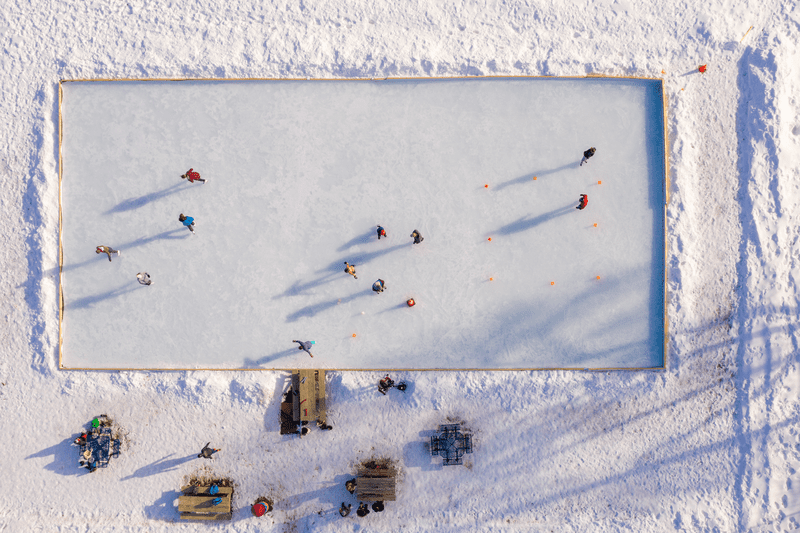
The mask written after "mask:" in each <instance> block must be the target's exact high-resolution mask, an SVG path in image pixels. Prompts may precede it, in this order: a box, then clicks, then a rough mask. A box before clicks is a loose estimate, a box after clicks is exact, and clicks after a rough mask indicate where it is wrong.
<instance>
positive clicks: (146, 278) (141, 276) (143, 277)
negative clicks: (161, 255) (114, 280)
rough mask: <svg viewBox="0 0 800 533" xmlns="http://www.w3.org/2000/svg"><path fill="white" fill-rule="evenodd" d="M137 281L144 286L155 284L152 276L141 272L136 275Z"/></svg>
mask: <svg viewBox="0 0 800 533" xmlns="http://www.w3.org/2000/svg"><path fill="white" fill-rule="evenodd" d="M136 279H138V280H139V283H141V284H142V285H150V284H152V283H153V281H152V280H151V279H150V274H148V273H147V272H139V273H138V274H136Z"/></svg>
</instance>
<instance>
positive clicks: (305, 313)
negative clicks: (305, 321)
mask: <svg viewBox="0 0 800 533" xmlns="http://www.w3.org/2000/svg"><path fill="white" fill-rule="evenodd" d="M371 293H372V289H366V290H363V291H361V292H356V293H354V294H351V295H350V296H345V297H344V298H337V299H335V300H331V301H329V302H321V303H318V304H313V305H307V306H305V307H303V308H302V309H300V310H298V311H295V312H294V313H292V314H291V315H289V316H287V317H286V321H287V322H294V321H296V320H297V319H299V318H302V317H312V316H314V315H316V314H318V313H321V312H322V311H326V310H328V309H330V308H331V307H336V306H337V305H339V304H342V303H347V302H351V301H353V300H355V299H356V298H361V297H363V296H369V295H370V294H371Z"/></svg>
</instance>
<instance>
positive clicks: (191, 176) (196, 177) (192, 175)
mask: <svg viewBox="0 0 800 533" xmlns="http://www.w3.org/2000/svg"><path fill="white" fill-rule="evenodd" d="M181 178H183V179H185V180H187V179H188V180H189V183H194V182H195V181H202V182H203V183H205V182H206V180H204V179H201V178H200V173H199V172H195V171H194V169H193V168H190V169H189V171H188V172H187V173H186V174H181Z"/></svg>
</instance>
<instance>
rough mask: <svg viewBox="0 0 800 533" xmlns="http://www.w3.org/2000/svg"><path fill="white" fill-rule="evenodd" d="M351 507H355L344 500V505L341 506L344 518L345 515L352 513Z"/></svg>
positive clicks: (340, 510)
mask: <svg viewBox="0 0 800 533" xmlns="http://www.w3.org/2000/svg"><path fill="white" fill-rule="evenodd" d="M351 507H353V506H352V505H350V504H349V503H348V504H345V503H344V502H342V506H341V507H339V514H340V515H342V518H344V517H345V516H347V515H349V514H350V508H351Z"/></svg>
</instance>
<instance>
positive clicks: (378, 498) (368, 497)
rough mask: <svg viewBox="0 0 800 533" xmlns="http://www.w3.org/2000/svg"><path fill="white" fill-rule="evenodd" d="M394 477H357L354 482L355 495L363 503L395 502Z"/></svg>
mask: <svg viewBox="0 0 800 533" xmlns="http://www.w3.org/2000/svg"><path fill="white" fill-rule="evenodd" d="M395 490H396V488H395V479H394V477H359V478H358V479H357V480H356V495H357V497H358V499H359V500H361V501H365V502H385V501H395V500H396V492H395Z"/></svg>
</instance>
